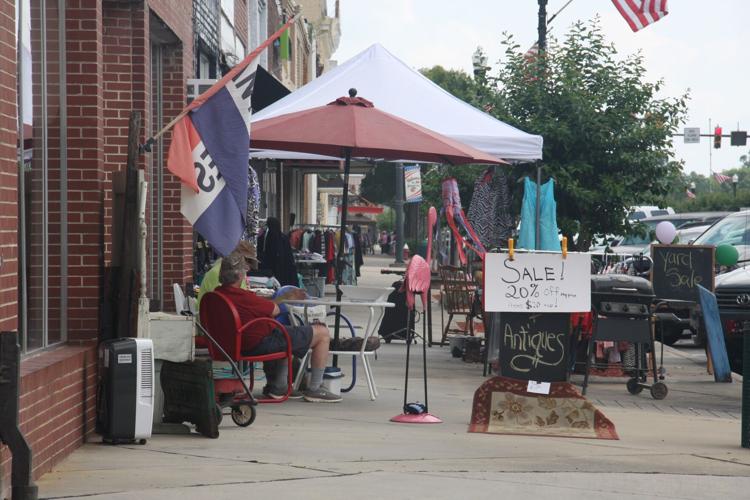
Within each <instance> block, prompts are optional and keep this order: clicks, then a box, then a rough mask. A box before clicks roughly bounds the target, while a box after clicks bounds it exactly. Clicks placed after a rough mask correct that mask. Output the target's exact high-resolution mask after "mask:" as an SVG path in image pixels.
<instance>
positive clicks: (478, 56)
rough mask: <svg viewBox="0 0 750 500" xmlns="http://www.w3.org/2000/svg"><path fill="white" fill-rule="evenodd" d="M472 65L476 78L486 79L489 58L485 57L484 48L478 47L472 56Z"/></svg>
mask: <svg viewBox="0 0 750 500" xmlns="http://www.w3.org/2000/svg"><path fill="white" fill-rule="evenodd" d="M471 64H472V66H473V67H474V77H476V78H480V77H484V74H485V73H486V72H487V56H485V55H484V51H483V50H482V47H477V50H475V51H474V54H473V55H472V56H471Z"/></svg>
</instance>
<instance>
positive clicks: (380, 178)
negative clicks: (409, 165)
mask: <svg viewBox="0 0 750 500" xmlns="http://www.w3.org/2000/svg"><path fill="white" fill-rule="evenodd" d="M360 190H361V191H360V192H361V193H362V196H364V197H365V198H367V199H368V200H370V201H372V202H373V203H380V204H381V205H388V206H393V202H394V200H395V193H396V166H395V165H394V164H392V163H378V164H377V165H375V168H374V169H373V170H371V171H370V172H369V173H368V174H367V175H366V176H365V177H364V179H362V184H361V185H360Z"/></svg>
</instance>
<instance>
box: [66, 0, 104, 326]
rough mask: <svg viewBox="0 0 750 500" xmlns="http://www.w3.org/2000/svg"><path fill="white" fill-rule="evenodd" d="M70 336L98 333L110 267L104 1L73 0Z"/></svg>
mask: <svg viewBox="0 0 750 500" xmlns="http://www.w3.org/2000/svg"><path fill="white" fill-rule="evenodd" d="M65 14H66V17H67V23H66V28H67V33H66V35H67V50H68V52H67V83H68V85H67V89H68V242H69V245H70V252H69V254H70V256H69V258H68V287H69V288H68V297H69V298H68V306H69V308H68V318H69V319H68V339H69V340H83V339H92V338H96V337H97V336H98V331H99V303H100V300H101V285H100V284H101V279H102V270H103V266H104V260H103V255H102V251H103V244H104V215H105V214H104V201H105V200H104V196H105V195H104V187H105V183H104V181H105V172H104V170H103V166H102V165H103V161H104V126H103V125H104V121H103V104H104V99H103V93H102V91H101V88H102V85H103V78H102V64H103V50H102V49H103V44H102V33H103V31H104V29H103V22H102V3H101V1H100V0H69V1H68V6H67V9H66V12H65Z"/></svg>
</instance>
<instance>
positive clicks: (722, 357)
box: [698, 285, 732, 382]
mask: <svg viewBox="0 0 750 500" xmlns="http://www.w3.org/2000/svg"><path fill="white" fill-rule="evenodd" d="M698 290H699V291H700V304H701V312H702V313H703V314H701V318H703V326H704V328H705V329H706V338H707V339H708V348H709V349H708V350H709V352H710V354H711V362H712V363H713V365H714V381H716V382H731V381H732V371H731V369H730V368H729V357H728V356H727V346H726V344H725V343H724V330H723V329H722V327H721V318H720V317H719V304H718V303H717V302H716V295H714V294H713V293H711V292H709V291H708V290H706V289H705V288H703V287H702V286H700V285H699V286H698Z"/></svg>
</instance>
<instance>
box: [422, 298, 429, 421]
mask: <svg viewBox="0 0 750 500" xmlns="http://www.w3.org/2000/svg"><path fill="white" fill-rule="evenodd" d="M422 293H425V292H422ZM426 293H430V291H429V290H427V292H426ZM423 298H424V296H423ZM422 305H423V306H424V301H422ZM422 313H423V316H422V377H423V378H424V411H425V413H427V412H428V411H429V409H428V407H427V342H426V339H427V321H425V316H424V313H425V311H424V310H423V311H422Z"/></svg>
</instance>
